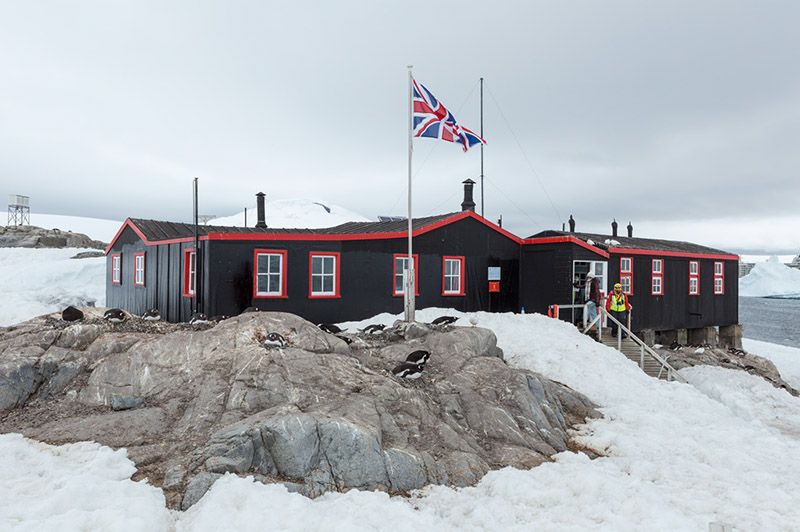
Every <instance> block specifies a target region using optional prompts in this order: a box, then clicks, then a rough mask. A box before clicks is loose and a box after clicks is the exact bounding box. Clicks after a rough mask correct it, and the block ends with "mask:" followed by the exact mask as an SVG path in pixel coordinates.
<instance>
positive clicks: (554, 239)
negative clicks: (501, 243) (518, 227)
mask: <svg viewBox="0 0 800 532" xmlns="http://www.w3.org/2000/svg"><path fill="white" fill-rule="evenodd" d="M564 242H569V243H570V244H576V245H578V246H581V247H582V248H586V249H588V250H589V251H592V252H594V253H597V254H598V255H600V256H601V257H605V258H608V253H607V252H605V251H603V250H602V249H600V248H596V247H594V246H592V245H590V244H587V243H586V242H584V241H583V240H581V239H580V238H576V237H574V236H549V237H545V238H527V239H525V240H523V241H522V243H523V244H559V243H564Z"/></svg>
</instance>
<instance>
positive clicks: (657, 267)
mask: <svg viewBox="0 0 800 532" xmlns="http://www.w3.org/2000/svg"><path fill="white" fill-rule="evenodd" d="M652 272H653V274H652V290H651V294H652V295H654V296H660V295H662V294H663V293H664V284H663V280H664V264H663V261H662V260H661V259H653V270H652Z"/></svg>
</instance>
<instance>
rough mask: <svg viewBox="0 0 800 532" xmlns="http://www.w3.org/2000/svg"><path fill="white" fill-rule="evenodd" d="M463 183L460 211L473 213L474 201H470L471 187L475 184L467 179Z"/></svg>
mask: <svg viewBox="0 0 800 532" xmlns="http://www.w3.org/2000/svg"><path fill="white" fill-rule="evenodd" d="M463 183H464V201H462V202H461V210H462V211H472V212H475V201H474V200H473V199H472V186H473V185H474V184H475V181H473V180H472V179H469V178H467V180H466V181H464V182H463Z"/></svg>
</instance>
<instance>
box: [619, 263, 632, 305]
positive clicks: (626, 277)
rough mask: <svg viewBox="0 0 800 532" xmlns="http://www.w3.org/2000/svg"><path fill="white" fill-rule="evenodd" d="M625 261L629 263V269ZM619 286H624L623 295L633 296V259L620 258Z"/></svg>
mask: <svg viewBox="0 0 800 532" xmlns="http://www.w3.org/2000/svg"><path fill="white" fill-rule="evenodd" d="M625 261H628V267H627V268H625V267H624V264H625ZM626 283H627V286H626ZM619 284H621V285H622V293H623V294H625V295H629V296H630V295H633V257H620V258H619Z"/></svg>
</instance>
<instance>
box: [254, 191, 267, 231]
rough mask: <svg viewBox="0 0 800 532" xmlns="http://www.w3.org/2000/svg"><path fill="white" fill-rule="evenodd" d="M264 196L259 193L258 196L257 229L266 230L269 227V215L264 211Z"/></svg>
mask: <svg viewBox="0 0 800 532" xmlns="http://www.w3.org/2000/svg"><path fill="white" fill-rule="evenodd" d="M265 195H266V194H264V193H263V192H259V193H258V194H256V207H257V210H258V221H257V222H256V227H259V228H265V227H267V215H266V213H265V210H264V196H265Z"/></svg>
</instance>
